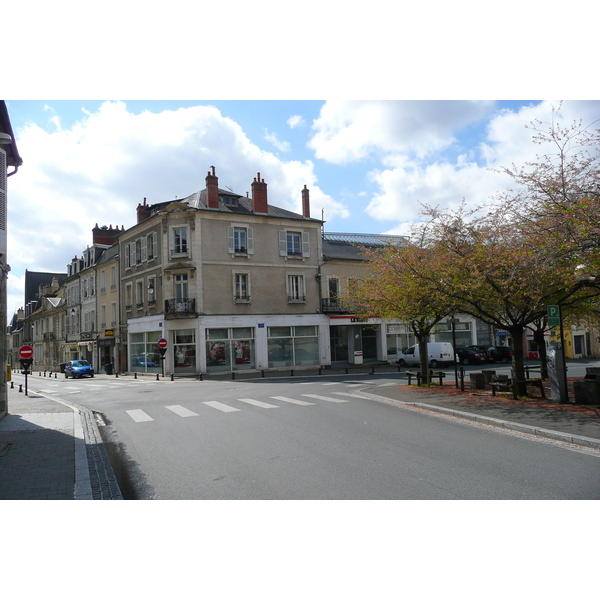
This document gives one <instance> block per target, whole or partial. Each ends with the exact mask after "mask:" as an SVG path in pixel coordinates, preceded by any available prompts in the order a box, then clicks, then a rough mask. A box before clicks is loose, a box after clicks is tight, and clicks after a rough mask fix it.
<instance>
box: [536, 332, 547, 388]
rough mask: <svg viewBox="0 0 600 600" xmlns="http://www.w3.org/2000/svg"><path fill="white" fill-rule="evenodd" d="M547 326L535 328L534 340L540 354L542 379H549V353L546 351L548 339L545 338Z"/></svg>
mask: <svg viewBox="0 0 600 600" xmlns="http://www.w3.org/2000/svg"><path fill="white" fill-rule="evenodd" d="M544 330H545V328H544V327H542V328H539V327H538V328H537V329H534V330H533V341H534V342H535V345H536V346H537V349H538V352H539V355H540V367H541V371H542V379H548V362H547V361H548V353H547V352H546V339H545V338H544Z"/></svg>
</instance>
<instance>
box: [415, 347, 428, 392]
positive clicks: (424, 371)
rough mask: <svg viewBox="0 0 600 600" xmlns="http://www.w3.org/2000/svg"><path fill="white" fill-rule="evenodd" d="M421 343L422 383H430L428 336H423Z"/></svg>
mask: <svg viewBox="0 0 600 600" xmlns="http://www.w3.org/2000/svg"><path fill="white" fill-rule="evenodd" d="M417 339H418V341H419V356H420V359H421V381H422V382H423V383H429V353H428V352H427V342H428V340H429V336H428V335H421V336H419V337H418V338H417Z"/></svg>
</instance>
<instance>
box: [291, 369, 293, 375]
mask: <svg viewBox="0 0 600 600" xmlns="http://www.w3.org/2000/svg"><path fill="white" fill-rule="evenodd" d="M291 376H292V377H293V376H294V369H292V375H291Z"/></svg>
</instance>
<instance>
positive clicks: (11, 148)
mask: <svg viewBox="0 0 600 600" xmlns="http://www.w3.org/2000/svg"><path fill="white" fill-rule="evenodd" d="M0 133H7V134H8V135H10V137H11V138H12V143H10V144H6V145H3V146H2V148H3V149H4V150H6V158H7V161H8V166H10V167H20V166H21V165H22V164H23V159H22V158H21V156H20V155H19V150H18V149H17V142H16V140H15V134H14V133H13V130H12V125H11V124H10V118H9V116H8V109H7V108H6V102H5V101H4V100H0Z"/></svg>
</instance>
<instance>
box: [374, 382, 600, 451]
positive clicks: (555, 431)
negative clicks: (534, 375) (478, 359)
mask: <svg viewBox="0 0 600 600" xmlns="http://www.w3.org/2000/svg"><path fill="white" fill-rule="evenodd" d="M364 391H365V392H367V393H369V394H370V395H373V396H377V397H379V398H381V399H384V400H386V401H391V402H393V403H398V404H402V405H407V406H414V407H416V408H419V409H422V410H429V411H433V412H438V413H444V414H448V415H451V416H454V417H458V418H463V419H468V420H471V421H477V422H479V423H487V424H489V425H493V426H495V427H501V428H503V429H509V430H512V431H520V432H522V433H529V434H532V435H536V436H538V437H543V438H549V439H554V440H558V441H562V442H566V443H570V444H576V445H579V446H585V447H588V448H594V449H596V450H600V405H581V404H570V403H569V404H558V403H555V402H551V401H549V400H543V399H542V398H541V397H532V398H524V399H519V400H513V399H512V398H511V397H509V396H510V395H509V394H506V395H497V396H492V395H491V391H489V390H488V391H485V390H470V389H465V391H464V392H461V391H460V390H457V389H456V386H455V384H454V383H445V384H444V385H443V386H441V387H440V386H434V385H432V386H431V387H427V386H421V387H417V386H415V385H411V386H408V385H400V386H394V387H378V388H369V389H365V390H364ZM548 392H549V390H547V393H548ZM572 397H573V393H572V391H571V398H572Z"/></svg>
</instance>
